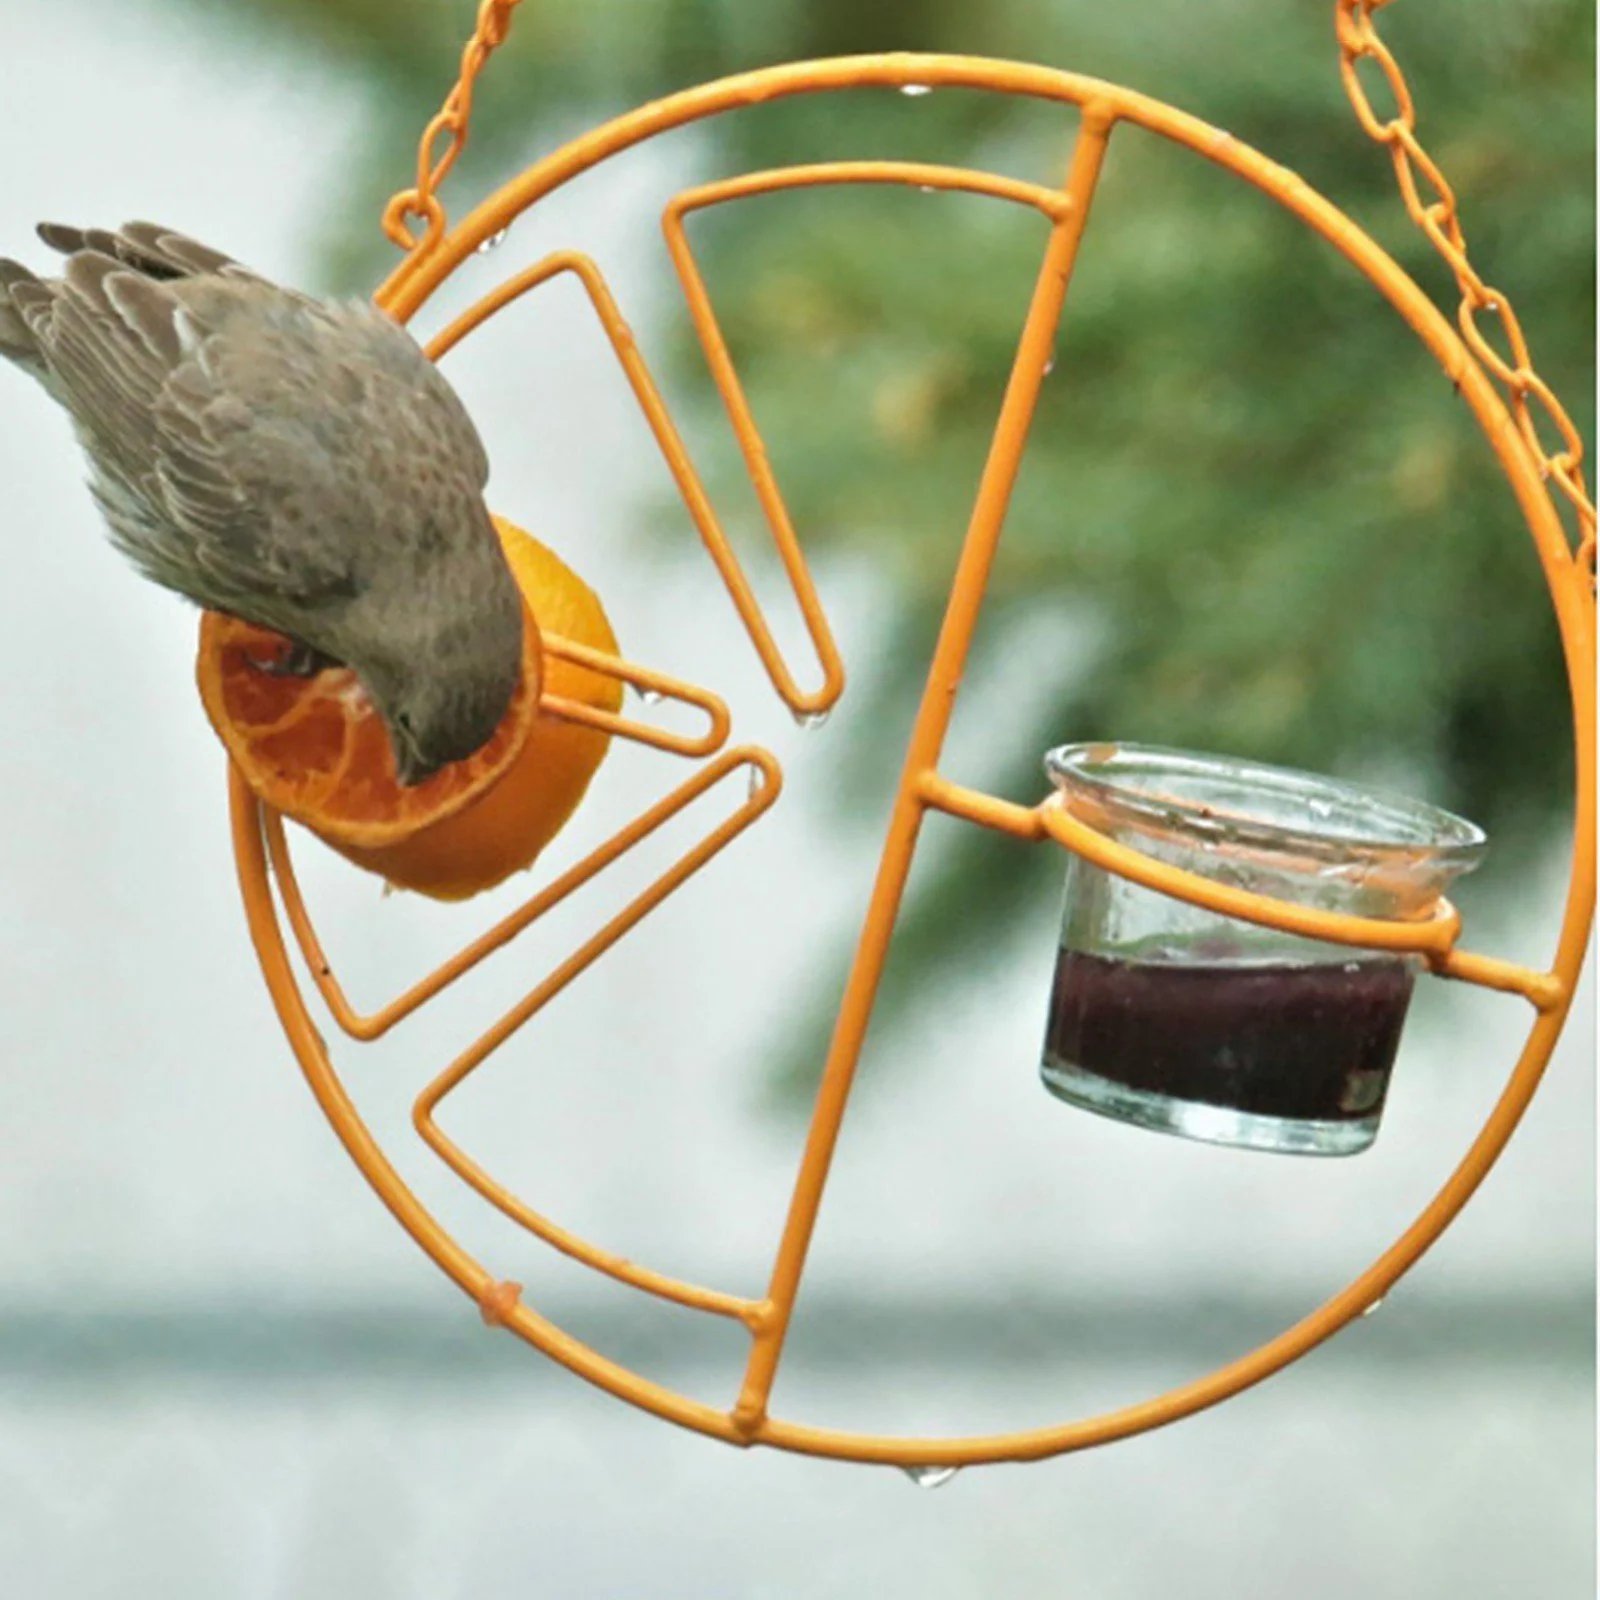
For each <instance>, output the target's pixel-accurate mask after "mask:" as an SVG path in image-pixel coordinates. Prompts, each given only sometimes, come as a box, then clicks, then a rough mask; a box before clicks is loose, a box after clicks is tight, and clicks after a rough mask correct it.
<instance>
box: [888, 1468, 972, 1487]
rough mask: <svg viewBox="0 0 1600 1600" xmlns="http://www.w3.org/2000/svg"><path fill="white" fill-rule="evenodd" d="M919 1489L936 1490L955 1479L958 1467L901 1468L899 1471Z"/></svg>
mask: <svg viewBox="0 0 1600 1600" xmlns="http://www.w3.org/2000/svg"><path fill="white" fill-rule="evenodd" d="M900 1470H901V1471H902V1472H903V1473H905V1475H906V1476H907V1477H908V1478H909V1479H910V1480H911V1481H912V1482H913V1483H914V1484H916V1486H917V1487H918V1488H919V1489H938V1488H941V1487H942V1486H943V1485H945V1484H947V1483H949V1481H950V1480H951V1479H952V1478H953V1477H955V1475H956V1474H957V1473H958V1472H959V1471H960V1470H961V1468H960V1467H902V1468H901V1469H900Z"/></svg>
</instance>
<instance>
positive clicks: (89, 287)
mask: <svg viewBox="0 0 1600 1600" xmlns="http://www.w3.org/2000/svg"><path fill="white" fill-rule="evenodd" d="M38 233H39V237H40V238H41V239H42V240H43V241H44V243H45V244H46V245H48V246H50V247H51V248H52V249H53V250H56V251H58V252H60V253H61V255H62V256H64V257H65V261H64V265H63V266H62V269H61V276H60V277H59V278H54V279H50V278H40V277H36V276H35V275H34V273H33V272H31V271H30V270H29V269H28V268H27V267H25V266H23V265H22V264H21V263H19V262H16V261H13V260H10V259H8V258H3V257H0V356H4V357H6V358H7V359H8V360H9V361H10V362H11V363H12V364H13V365H15V366H17V367H20V368H21V369H22V370H24V371H25V372H27V373H29V374H30V375H31V376H32V377H34V378H35V379H37V380H38V382H39V383H40V384H42V385H43V387H44V389H45V390H46V392H47V393H48V394H49V395H50V396H51V397H52V398H54V399H55V400H56V401H57V402H58V403H59V404H60V405H61V406H62V408H63V409H64V410H65V411H66V412H67V414H68V416H69V417H70V418H71V421H72V424H73V426H74V429H75V431H76V433H77V436H78V440H79V443H80V444H81V445H82V447H83V450H84V453H85V455H86V456H87V458H88V464H89V487H90V491H91V493H92V494H93V496H94V499H95V501H96V502H97V504H98V506H99V508H100V511H101V513H102V515H103V516H104V518H105V521H106V523H107V525H108V527H109V530H110V536H111V542H112V543H113V544H114V545H115V546H116V547H117V548H118V549H119V550H121V552H122V553H123V554H124V555H125V556H126V557H128V559H129V560H130V561H131V562H132V563H133V565H134V567H135V568H136V569H137V570H138V571H139V572H141V573H142V574H143V575H144V576H145V577H147V578H149V579H152V580H153V581H154V582H156V583H158V584H161V585H163V586H164V587H166V588H168V589H170V590H174V591H176V592H177V593H178V594H180V595H183V596H185V597H186V598H187V599H189V600H191V601H193V602H194V603H195V604H197V605H200V606H202V607H205V608H207V609H209V610H213V611H221V612H226V613H228V614H229V615H232V616H235V617H238V618H240V619H242V620H243V621H245V622H248V623H252V624H255V625H256V626H259V627H262V628H267V629H271V630H273V631H274V632H276V633H279V634H282V635H284V636H286V637H287V638H288V639H289V641H290V649H289V651H288V653H287V655H285V656H284V657H283V658H282V660H281V662H279V663H278V664H277V666H276V670H279V671H288V672H293V673H297V674H304V675H308V676H309V675H311V674H314V673H316V672H319V671H322V670H326V669H328V668H332V667H346V668H348V669H349V670H350V671H351V672H353V673H354V674H355V677H356V678H357V680H358V681H359V683H360V684H361V686H362V688H363V689H364V690H365V691H366V694H367V696H368V698H369V699H370V701H371V703H372V706H373V709H374V710H375V711H376V712H377V714H378V715H379V717H380V718H381V719H382V721H383V725H384V728H385V731H386V732H387V734H388V738H389V743H390V746H391V749H392V750H393V753H394V759H395V772H396V777H397V778H398V780H399V782H400V783H401V784H402V785H405V786H407V787H409V786H413V785H416V784H419V783H422V782H424V781H425V780H426V779H427V778H429V777H431V776H432V775H433V774H434V773H436V772H438V771H439V770H440V769H441V768H442V767H445V766H447V765H448V764H449V763H451V762H453V761H459V760H463V759H465V758H466V757H468V756H470V755H472V754H473V753H475V752H476V751H477V750H478V749H480V748H481V747H482V746H483V745H484V744H485V743H487V741H488V740H489V738H490V736H491V735H492V734H493V733H494V731H495V729H496V728H497V727H498V726H499V724H500V722H501V720H502V719H503V717H504V715H505V713H506V711H507V709H508V707H509V706H510V703H511V700H512V697H513V695H514V694H515V692H516V689H517V686H518V683H519V681H520V678H521V671H522V659H523V628H524V615H523V603H522V598H521V593H520V591H519V589H518V587H517V583H516V580H515V579H514V577H513V576H512V574H511V570H510V567H509V566H508V565H507V562H506V558H505V556H504V554H503V552H502V549H501V545H500V540H499V537H498V536H497V534H496V532H495V529H494V524H493V522H492V520H491V518H490V515H489V511H488V507H487V505H486V504H485V501H484V489H485V487H486V485H487V483H488V478H489V460H488V455H487V452H486V451H485V449H484V445H483V441H482V439H481V438H480V436H479V434H478V431H477V428H476V426H475V425H474V423H473V422H472V419H471V417H470V416H469V414H468V412H467V409H466V407H465V405H464V404H463V403H462V401H461V399H460V397H459V396H458V395H457V394H456V392H455V390H454V389H453V388H452V387H451V386H450V384H449V383H448V381H447V380H446V379H445V378H444V377H443V376H442V375H441V374H440V372H439V371H438V369H437V367H435V366H434V364H433V363H432V362H431V361H429V360H428V358H427V356H426V355H425V354H424V353H423V351H422V349H421V348H420V346H418V344H417V343H416V341H415V340H414V339H413V338H412V337H411V335H410V334H409V333H408V332H407V331H406V330H405V329H404V328H403V327H402V326H401V325H400V324H399V323H397V322H396V321H394V319H393V318H391V317H389V316H388V315H387V314H386V313H384V312H383V311H382V310H380V309H379V308H378V307H376V306H375V305H373V304H371V303H370V302H366V301H361V300H351V301H330V300H320V299H317V298H314V297H312V296H310V295H308V294H304V293H301V292H300V291H298V290H295V289H290V288H285V287H282V286H280V285H278V284H275V283H273V282H270V281H269V280H267V279H266V278H263V277H260V276H258V275H257V274H256V273H255V272H253V271H251V270H250V269H249V268H247V267H244V266H242V265H241V264H240V263H238V262H237V261H235V260H233V259H232V258H231V257H229V256H226V255H223V254H222V253H220V252H219V251H216V250H213V249H211V248H210V247H208V246H206V245H203V244H199V243H197V242H196V241H195V240H193V239H191V238H188V237H187V236H185V235H184V234H181V233H177V232H174V231H173V230H171V229H169V228H165V227H161V226H158V225H156V224H153V223H149V222H129V223H126V224H124V225H123V226H122V227H121V228H119V229H116V230H114V231H112V230H106V229H95V228H74V227H68V226H64V225H62V224H59V223H41V224H40V225H39V228H38ZM263 665H266V664H263Z"/></svg>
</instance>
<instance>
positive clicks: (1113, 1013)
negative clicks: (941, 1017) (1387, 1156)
mask: <svg viewBox="0 0 1600 1600" xmlns="http://www.w3.org/2000/svg"><path fill="white" fill-rule="evenodd" d="M1411 984H1412V973H1411V968H1410V967H1409V966H1408V965H1407V964H1406V963H1405V962H1403V961H1400V960H1397V959H1394V958H1391V957H1382V956H1363V957H1354V956H1353V957H1352V959H1351V960H1349V961H1333V962H1316V963H1308V964H1306V965H1300V966H1295V965H1289V964H1277V963H1271V962H1263V963H1260V964H1254V965H1238V966H1228V965H1222V964H1213V963H1206V962H1200V963H1186V962H1179V961H1168V962H1155V961H1145V962H1141V961H1119V960H1114V959H1111V958H1108V957H1105V956H1092V955H1083V954H1080V953H1078V952H1077V951H1072V950H1063V951H1062V952H1061V954H1060V957H1059V959H1058V961H1057V963H1056V977H1055V986H1054V990H1053V992H1052V995H1051V1001H1050V1022H1049V1027H1048V1029H1047V1031H1046V1034H1045V1059H1046V1066H1047V1068H1048V1066H1049V1065H1050V1064H1051V1063H1056V1064H1059V1065H1060V1066H1062V1067H1078V1068H1081V1069H1082V1070H1084V1071H1086V1072H1092V1073H1094V1074H1095V1075H1096V1076H1098V1077H1101V1078H1107V1079H1110V1080H1111V1081H1112V1082H1114V1083H1118V1084H1121V1085H1124V1086H1125V1087H1127V1088H1129V1089H1135V1090H1140V1091H1144V1092H1147V1093H1150V1094H1155V1095H1163V1096H1167V1097H1170V1098H1172V1099H1176V1100H1189V1101H1200V1102H1202V1103H1204V1104H1206V1105H1213V1106H1225V1107H1228V1108H1230V1109H1232V1110H1235V1111H1242V1112H1247V1113H1250V1114H1252V1115H1255V1116H1263V1117H1288V1118H1294V1119H1296V1120H1314V1121H1326V1122H1352V1121H1363V1120H1366V1119H1369V1118H1374V1117H1376V1115H1377V1113H1378V1111H1379V1110H1380V1109H1381V1107H1382V1105H1383V1097H1384V1092H1385V1090H1386V1089H1387V1088H1388V1086H1389V1069H1390V1068H1391V1067H1392V1066H1393V1065H1394V1057H1395V1051H1396V1049H1397V1048H1398V1047H1399V1043H1400V1030H1401V1027H1402V1025H1403V1024H1404V1022H1405V1016H1406V1007H1407V1006H1408V1005H1409V1004H1410V1001H1411Z"/></svg>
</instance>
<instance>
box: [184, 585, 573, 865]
mask: <svg viewBox="0 0 1600 1600" xmlns="http://www.w3.org/2000/svg"><path fill="white" fill-rule="evenodd" d="M538 638H539V630H538V627H537V625H536V624H534V623H533V622H532V620H531V618H525V619H524V647H523V648H524V661H523V682H522V683H521V684H520V685H519V686H518V688H517V691H516V694H515V695H514V696H513V698H512V701H511V705H510V707H509V708H508V710H507V712H506V715H505V717H504V718H502V720H501V723H500V726H499V727H498V728H497V729H496V730H495V732H494V734H493V735H492V737H491V738H490V740H489V742H488V743H487V744H486V745H484V746H483V747H482V749H480V750H478V751H477V752H476V753H475V754H473V755H471V756H469V757H468V758H467V759H466V760H465V761H455V762H452V763H451V764H450V765H449V766H447V767H443V768H441V769H440V770H439V771H438V772H436V773H434V774H433V776H432V777H430V778H427V779H425V780H424V781H423V782H422V783H419V784H417V785H415V786H414V787H412V788H409V789H408V788H406V787H404V786H403V785H402V784H401V783H400V781H399V778H398V776H397V774H396V771H395V762H394V750H393V748H392V746H391V745H390V742H389V735H388V732H387V730H386V729H385V727H384V725H383V719H382V718H381V717H379V715H378V713H377V711H376V709H375V708H374V707H373V704H372V702H371V700H369V699H368V698H367V693H366V691H365V689H363V688H362V686H361V684H360V682H359V681H358V679H357V678H356V675H355V674H354V673H353V672H351V671H350V670H349V669H348V668H330V669H328V670H327V671H324V672H319V673H317V674H316V676H315V677H311V678H303V677H290V676H287V675H281V674H274V673H271V672H267V671H263V670H262V668H261V665H260V663H263V662H268V663H275V662H279V661H282V660H283V659H284V657H285V656H286V655H287V654H288V652H289V649H290V643H289V641H288V640H287V639H285V638H284V637H283V636H282V635H281V634H277V633H273V632H271V631H269V630H268V629H265V628H258V627H256V626H255V625H254V624H253V623H248V622H241V621H239V620H238V619H237V618H235V617H227V616H222V615H220V614H218V613H215V612H208V613H207V614H206V615H205V617H204V619H203V620H202V623H201V647H200V659H201V666H200V679H201V695H202V696H203V697H204V698H205V700H206V703H207V710H208V711H211V712H212V721H213V723H214V724H216V726H217V731H218V732H219V733H221V734H222V738H223V742H224V743H225V744H226V745H227V746H228V750H229V753H230V754H231V755H232V756H233V758H234V760H235V761H236V762H238V763H239V765H240V767H241V768H242V769H243V770H244V774H245V777H246V778H247V779H248V780H249V783H250V787H251V789H252V790H253V791H254V792H255V793H256V794H257V795H259V796H260V797H261V799H263V800H265V801H266V802H267V803H268V804H269V805H271V806H272V807H273V808H274V809H276V810H279V811H282V812H283V813H284V814H285V815H286V816H291V817H294V818H295V819H296V820H297V821H300V822H305V823H306V824H308V825H309V826H311V827H314V828H315V829H316V831H317V832H318V833H319V834H321V835H322V836H323V837H324V838H327V839H329V841H330V842H338V843H340V844H347V845H354V846H358V847H367V848H371V847H374V846H381V845H385V844H392V843H394V842H396V841H398V840H400V839H403V838H404V837H406V836H407V835H408V834H411V833H413V832H415V831H416V830H417V829H418V828H420V827H424V826H426V825H428V824H429V823H432V822H436V821H438V820H440V819H441V818H442V817H445V816H448V815H450V814H452V813H453V812H456V811H458V810H460V809H461V808H462V807H463V806H464V805H466V804H467V803H468V802H469V801H471V800H472V799H473V798H474V797H475V796H476V795H478V794H480V793H482V792H483V791H484V790H485V789H486V788H487V787H488V786H489V785H490V784H491V783H492V782H493V781H494V780H495V779H496V778H497V777H499V776H500V775H501V774H502V773H504V771H505V770H506V768H507V767H508V766H509V765H510V764H511V762H512V760H513V759H514V758H515V757H516V755H517V752H518V751H519V750H520V748H521V747H522V744H523V743H524V741H525V740H526V739H527V736H528V730H529V728H530V726H531V725H532V722H533V718H534V716H535V715H536V713H537V696H536V695H535V696H530V695H529V694H528V692H527V683H528V680H529V677H530V669H531V677H532V680H533V681H534V683H535V684H537V683H538V682H539V678H540V662H541V657H540V652H539V644H538ZM208 667H209V668H211V669H212V670H211V671H209V672H208V671H207V668H208ZM218 713H220V716H219V715H218Z"/></svg>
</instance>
